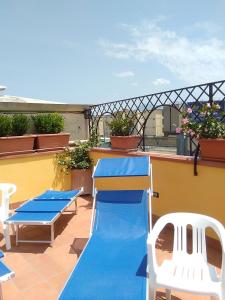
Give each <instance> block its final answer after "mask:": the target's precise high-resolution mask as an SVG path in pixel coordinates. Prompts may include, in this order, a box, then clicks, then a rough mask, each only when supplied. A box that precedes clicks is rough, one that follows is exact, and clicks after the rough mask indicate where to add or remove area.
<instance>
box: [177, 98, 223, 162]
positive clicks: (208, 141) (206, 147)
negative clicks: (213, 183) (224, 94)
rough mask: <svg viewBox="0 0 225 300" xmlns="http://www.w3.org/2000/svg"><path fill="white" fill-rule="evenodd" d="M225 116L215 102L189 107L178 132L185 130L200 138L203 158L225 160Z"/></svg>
mask: <svg viewBox="0 0 225 300" xmlns="http://www.w3.org/2000/svg"><path fill="white" fill-rule="evenodd" d="M196 116H197V117H196ZM224 116H225V112H224V111H221V108H220V105H219V104H217V103H215V102H212V103H206V104H204V105H202V107H201V108H199V109H196V110H194V109H193V110H192V108H188V109H187V111H185V112H184V113H183V114H182V117H183V118H182V120H181V127H180V128H177V129H176V132H177V133H180V132H184V133H186V134H189V135H191V136H192V137H195V138H196V139H197V140H198V142H199V144H200V150H201V158H202V159H204V160H213V161H224V162H225V121H224V120H223V117H224Z"/></svg>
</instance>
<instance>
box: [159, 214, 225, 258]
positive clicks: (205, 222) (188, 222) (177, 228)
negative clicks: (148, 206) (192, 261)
mask: <svg viewBox="0 0 225 300" xmlns="http://www.w3.org/2000/svg"><path fill="white" fill-rule="evenodd" d="M158 222H159V224H157V223H158ZM158 222H157V223H156V225H158V226H159V227H160V228H161V230H162V229H163V228H164V227H165V226H166V225H167V224H172V225H173V226H174V241H173V257H175V256H180V255H181V254H182V253H184V254H185V253H187V233H188V230H187V229H188V228H189V227H191V229H192V254H195V255H201V256H203V258H204V259H205V261H207V250H206V236H205V231H206V228H212V229H213V230H214V231H215V232H216V234H217V235H218V237H219V238H220V242H221V245H222V248H223V250H225V249H224V238H225V236H224V232H225V229H224V227H223V225H222V224H221V223H220V222H219V221H217V220H215V219H214V218H211V217H208V216H205V215H200V214H194V213H171V214H167V215H165V216H163V217H161V218H160V219H159V221H158Z"/></svg>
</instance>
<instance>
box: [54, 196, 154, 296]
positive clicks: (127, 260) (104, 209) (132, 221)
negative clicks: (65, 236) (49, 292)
mask: <svg viewBox="0 0 225 300" xmlns="http://www.w3.org/2000/svg"><path fill="white" fill-rule="evenodd" d="M96 201H97V202H96V219H95V225H94V229H93V234H92V236H91V239H90V240H89V242H88V245H87V247H86V248H85V250H84V252H83V254H82V256H81V257H80V260H79V262H78V264H77V266H76V267H75V269H74V271H73V272H72V273H71V276H70V278H69V280H68V282H67V284H66V286H65V288H64V290H63V291H62V293H61V295H60V297H59V299H60V300H77V299H79V300H92V299H98V300H115V299H119V300H146V288H147V285H146V266H147V261H146V255H147V246H146V244H147V243H146V240H147V233H148V194H147V192H146V191H98V193H97V198H96Z"/></svg>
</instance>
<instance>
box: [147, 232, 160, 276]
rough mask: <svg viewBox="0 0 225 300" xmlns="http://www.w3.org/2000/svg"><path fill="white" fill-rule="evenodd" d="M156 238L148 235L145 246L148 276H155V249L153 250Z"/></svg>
mask: <svg viewBox="0 0 225 300" xmlns="http://www.w3.org/2000/svg"><path fill="white" fill-rule="evenodd" d="M155 243H156V239H155V238H154V237H152V236H151V234H149V235H148V239H147V248H148V272H149V277H150V278H155V277H156V274H157V270H158V264H157V260H156V250H155Z"/></svg>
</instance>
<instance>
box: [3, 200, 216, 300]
mask: <svg viewBox="0 0 225 300" xmlns="http://www.w3.org/2000/svg"><path fill="white" fill-rule="evenodd" d="M91 211H92V198H91V197H88V196H85V197H79V198H78V214H77V215H74V214H72V215H71V214H67V213H65V214H64V215H63V216H62V217H61V218H60V219H59V220H58V221H57V223H56V239H55V242H54V245H53V247H50V246H49V245H43V244H42V245H41V244H19V246H15V240H14V238H12V249H11V250H10V251H9V252H6V257H5V259H4V261H5V262H6V263H7V265H8V266H9V267H11V268H12V269H13V270H14V271H15V273H16V276H15V277H14V278H13V279H12V280H9V281H7V282H5V283H3V297H4V300H12V299H17V300H28V299H29V300H30V299H39V300H46V299H48V300H55V299H57V296H58V294H59V292H60V290H61V289H62V288H63V286H64V284H65V282H66V280H67V278H68V276H69V274H70V272H71V271H72V269H73V268H74V266H75V265H76V262H77V259H78V258H79V256H80V254H81V252H82V250H83V248H84V246H85V244H86V242H87V240H88V237H89V230H90V221H91ZM45 229H46V230H45ZM21 233H22V234H23V236H24V237H26V238H29V237H31V236H32V238H34V239H40V237H41V238H43V235H44V236H46V238H48V235H49V231H48V228H43V226H42V227H41V228H39V227H33V228H32V229H31V227H29V228H24V229H23V230H22V231H21ZM170 236H171V230H170V229H166V230H165V231H164V232H163V233H162V234H161V236H160V239H159V240H158V243H157V248H158V249H157V255H158V259H159V262H161V261H162V260H163V259H164V258H168V257H170V255H171V249H172V245H171V244H170V243H169V242H168V241H170V240H171V239H170ZM1 238H2V236H1ZM0 246H1V248H2V249H3V250H4V251H5V245H4V240H1V244H0ZM209 249H210V250H209V252H208V256H209V260H210V263H211V264H213V265H215V266H219V265H220V260H221V257H220V251H219V250H216V249H215V248H209ZM87 284H88V282H87ZM163 299H165V292H164V291H163V290H159V291H158V293H157V300H163ZM192 299H193V300H201V299H202V300H206V299H209V298H208V297H203V296H196V295H191V294H184V293H180V292H179V293H178V292H174V293H173V297H172V300H192Z"/></svg>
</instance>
